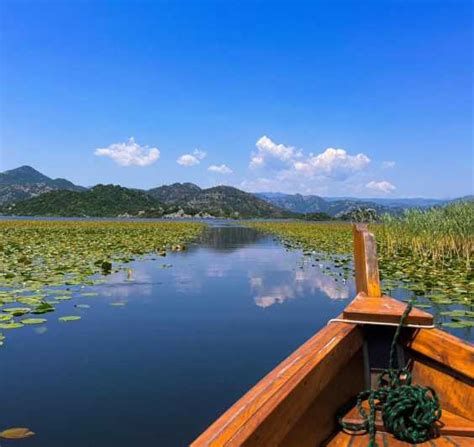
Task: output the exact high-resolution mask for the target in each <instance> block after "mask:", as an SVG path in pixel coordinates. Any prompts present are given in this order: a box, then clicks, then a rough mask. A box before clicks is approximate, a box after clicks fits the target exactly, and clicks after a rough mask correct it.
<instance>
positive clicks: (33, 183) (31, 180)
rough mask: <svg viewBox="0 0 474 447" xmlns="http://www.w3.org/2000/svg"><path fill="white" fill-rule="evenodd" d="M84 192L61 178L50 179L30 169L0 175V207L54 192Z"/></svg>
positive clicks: (14, 170) (20, 168)
mask: <svg viewBox="0 0 474 447" xmlns="http://www.w3.org/2000/svg"><path fill="white" fill-rule="evenodd" d="M62 189H65V190H69V191H84V190H85V188H83V187H82V186H77V185H75V184H74V183H72V182H70V181H69V180H66V179H63V178H57V179H52V178H50V177H47V176H46V175H44V174H42V173H41V172H39V171H37V170H36V169H34V168H32V167H31V166H20V167H19V168H16V169H11V170H9V171H5V172H1V173H0V205H4V204H6V203H12V202H17V201H20V200H25V199H29V198H31V197H35V196H39V195H41V194H44V193H46V192H49V191H56V190H62Z"/></svg>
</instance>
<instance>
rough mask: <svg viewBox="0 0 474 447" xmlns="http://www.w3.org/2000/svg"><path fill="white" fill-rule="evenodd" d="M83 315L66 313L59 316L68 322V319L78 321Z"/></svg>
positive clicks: (61, 319) (60, 319)
mask: <svg viewBox="0 0 474 447" xmlns="http://www.w3.org/2000/svg"><path fill="white" fill-rule="evenodd" d="M80 319H81V317H80V316H79V315H66V316H64V317H59V318H58V320H59V321H63V322H67V321H77V320H80Z"/></svg>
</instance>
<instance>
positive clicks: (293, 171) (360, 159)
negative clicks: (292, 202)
mask: <svg viewBox="0 0 474 447" xmlns="http://www.w3.org/2000/svg"><path fill="white" fill-rule="evenodd" d="M256 146H257V149H258V150H257V152H252V155H251V158H250V165H249V166H250V168H251V169H257V168H267V170H272V171H274V172H273V174H274V173H275V171H276V172H277V173H276V177H277V178H278V179H279V180H290V179H293V180H295V181H298V182H301V179H303V178H306V179H313V178H319V179H321V178H326V179H334V180H345V179H347V178H348V177H350V176H352V175H354V174H355V173H357V172H360V171H363V170H364V169H365V168H366V167H367V166H368V165H369V164H370V158H369V157H368V156H367V155H365V154H363V153H359V154H355V155H351V154H349V153H348V152H347V151H345V150H344V149H334V148H332V147H330V148H327V149H326V150H325V151H324V152H322V153H320V154H313V153H309V154H308V155H307V156H305V155H304V154H303V151H302V150H300V149H296V148H295V147H293V146H286V145H284V144H278V143H276V142H274V141H272V140H271V139H270V138H269V137H267V136H265V135H264V136H263V137H261V138H260V139H259V140H258V141H257V143H256ZM273 176H274V175H273Z"/></svg>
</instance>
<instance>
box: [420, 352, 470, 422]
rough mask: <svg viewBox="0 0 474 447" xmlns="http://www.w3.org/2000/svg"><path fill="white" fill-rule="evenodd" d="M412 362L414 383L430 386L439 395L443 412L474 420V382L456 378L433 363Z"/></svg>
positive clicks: (460, 377) (459, 377)
mask: <svg viewBox="0 0 474 447" xmlns="http://www.w3.org/2000/svg"><path fill="white" fill-rule="evenodd" d="M413 360H414V361H413V362H412V378H413V383H415V384H419V385H423V386H429V387H431V388H433V389H434V390H435V391H436V393H437V394H438V396H439V398H440V401H441V407H442V409H443V410H447V411H450V412H452V413H454V414H457V415H459V416H462V417H464V418H466V419H468V420H470V421H473V420H474V412H473V409H474V386H473V384H474V382H473V381H472V380H471V379H469V378H467V377H466V378H464V379H463V378H462V376H455V375H451V374H449V373H448V372H449V370H448V372H446V371H445V370H444V369H443V368H441V367H437V365H436V364H435V363H434V362H433V363H425V362H424V361H421V360H420V359H417V358H414V359H413Z"/></svg>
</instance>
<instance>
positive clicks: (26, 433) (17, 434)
mask: <svg viewBox="0 0 474 447" xmlns="http://www.w3.org/2000/svg"><path fill="white" fill-rule="evenodd" d="M34 434H35V433H34V432H32V431H31V430H30V429H29V428H26V427H12V428H7V429H6V430H3V431H2V432H0V437H2V438H4V439H23V438H29V437H30V436H33V435H34Z"/></svg>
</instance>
